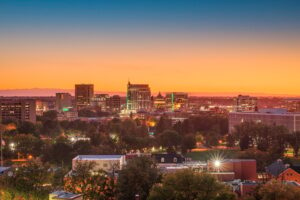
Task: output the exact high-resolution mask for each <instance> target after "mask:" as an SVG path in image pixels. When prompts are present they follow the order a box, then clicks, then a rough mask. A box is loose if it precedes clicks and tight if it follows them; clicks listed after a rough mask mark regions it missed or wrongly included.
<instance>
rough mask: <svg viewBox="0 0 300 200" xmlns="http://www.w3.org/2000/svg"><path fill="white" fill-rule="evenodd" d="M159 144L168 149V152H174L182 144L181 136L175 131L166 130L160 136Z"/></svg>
mask: <svg viewBox="0 0 300 200" xmlns="http://www.w3.org/2000/svg"><path fill="white" fill-rule="evenodd" d="M158 141H159V144H160V145H161V146H163V147H166V148H167V151H168V152H174V151H175V150H176V149H177V146H178V145H179V144H180V141H181V137H180V135H179V134H178V133H177V132H176V131H173V130H165V131H164V132H162V133H161V134H160V135H159V136H158Z"/></svg>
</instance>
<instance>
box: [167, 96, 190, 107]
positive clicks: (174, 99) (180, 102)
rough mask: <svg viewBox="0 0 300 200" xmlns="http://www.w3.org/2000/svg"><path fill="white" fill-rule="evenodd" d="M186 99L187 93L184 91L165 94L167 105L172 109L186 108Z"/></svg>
mask: <svg viewBox="0 0 300 200" xmlns="http://www.w3.org/2000/svg"><path fill="white" fill-rule="evenodd" d="M188 100H189V96H188V93H185V92H172V93H167V94H166V104H167V107H168V109H170V110H172V111H174V110H180V109H185V108H187V107H188Z"/></svg>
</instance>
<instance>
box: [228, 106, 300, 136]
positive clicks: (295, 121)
mask: <svg viewBox="0 0 300 200" xmlns="http://www.w3.org/2000/svg"><path fill="white" fill-rule="evenodd" d="M243 122H255V123H262V124H266V125H269V126H275V125H276V126H285V127H286V128H287V129H288V130H289V132H295V131H300V113H290V112H287V111H286V110H284V109H261V110H259V111H258V112H231V113H229V133H233V132H234V130H235V126H237V125H239V124H241V123H243Z"/></svg>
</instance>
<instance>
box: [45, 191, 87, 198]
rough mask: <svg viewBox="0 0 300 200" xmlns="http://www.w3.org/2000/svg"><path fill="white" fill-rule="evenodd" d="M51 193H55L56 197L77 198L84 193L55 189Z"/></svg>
mask: <svg viewBox="0 0 300 200" xmlns="http://www.w3.org/2000/svg"><path fill="white" fill-rule="evenodd" d="M51 194H52V195H54V199H75V198H78V197H81V196H82V194H74V193H70V192H65V191H55V192H52V193H51Z"/></svg>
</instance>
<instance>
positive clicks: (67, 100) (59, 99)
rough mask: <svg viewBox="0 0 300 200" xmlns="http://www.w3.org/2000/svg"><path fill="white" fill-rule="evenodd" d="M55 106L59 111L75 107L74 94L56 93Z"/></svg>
mask: <svg viewBox="0 0 300 200" xmlns="http://www.w3.org/2000/svg"><path fill="white" fill-rule="evenodd" d="M55 107H56V111H57V112H61V111H67V110H69V109H70V108H72V107H73V105H72V96H71V94H69V93H56V95H55Z"/></svg>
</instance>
